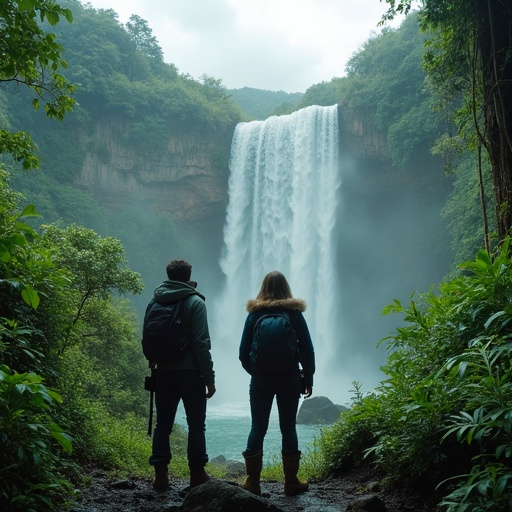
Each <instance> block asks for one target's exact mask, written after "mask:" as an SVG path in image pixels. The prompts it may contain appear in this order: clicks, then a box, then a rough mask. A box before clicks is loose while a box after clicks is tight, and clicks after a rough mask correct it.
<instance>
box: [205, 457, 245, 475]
mask: <svg viewBox="0 0 512 512" xmlns="http://www.w3.org/2000/svg"><path fill="white" fill-rule="evenodd" d="M210 463H211V464H215V465H216V466H224V467H225V468H226V477H227V478H239V477H241V476H243V475H245V464H244V463H243V462H240V461H238V460H227V459H226V457H224V455H218V456H217V457H214V458H213V459H211V460H210Z"/></svg>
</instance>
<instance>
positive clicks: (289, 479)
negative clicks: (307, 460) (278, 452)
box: [282, 451, 309, 496]
mask: <svg viewBox="0 0 512 512" xmlns="http://www.w3.org/2000/svg"><path fill="white" fill-rule="evenodd" d="M282 456H283V471H284V493H285V494H286V496H295V495H296V494H299V493H301V492H306V491H307V490H308V489H309V483H308V482H305V481H302V480H299V479H298V478H297V473H298V472H299V464H300V456H301V452H299V451H297V452H282Z"/></svg>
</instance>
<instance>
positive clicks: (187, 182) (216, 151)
mask: <svg viewBox="0 0 512 512" xmlns="http://www.w3.org/2000/svg"><path fill="white" fill-rule="evenodd" d="M125 128H126V127H125V126H124V125H123V123H122V122H119V121H115V120H103V121H101V122H98V123H96V124H95V125H94V126H93V127H92V129H91V127H89V129H88V131H87V132H85V131H81V132H80V134H79V139H80V143H81V144H82V145H83V146H84V147H85V148H87V151H86V157H85V161H84V164H83V166H82V168H81V170H80V173H79V176H78V178H77V184H78V185H79V186H81V187H83V188H86V189H87V190H89V191H90V193H91V194H92V195H93V196H94V197H96V198H98V199H99V200H101V201H102V202H103V203H104V204H106V205H108V206H109V207H111V208H114V209H115V208H116V207H118V206H120V205H127V204H130V202H133V201H135V202H136V203H137V204H138V205H142V206H144V207H145V208H147V209H148V210H150V211H154V212H169V213H170V214H171V216H172V218H173V219H174V220H175V222H176V223H177V224H178V225H181V226H184V227H188V226H194V225H195V226H199V225H204V224H206V225H208V224H211V223H212V222H215V221H217V220H218V218H219V217H222V218H223V217H224V212H225V207H226V202H227V180H228V174H229V173H228V164H229V151H230V145H231V135H232V130H233V129H234V127H233V128H230V129H226V130H225V131H211V132H207V133H200V132H198V131H194V130H192V129H189V130H186V129H180V130H179V131H178V130H175V131H170V132H169V136H168V143H167V147H166V148H165V149H161V150H159V151H158V152H155V151H150V150H145V149H144V147H140V146H134V145H130V144H127V143H126V142H124V141H123V137H122V134H123V132H124V130H125ZM206 229H208V228H206Z"/></svg>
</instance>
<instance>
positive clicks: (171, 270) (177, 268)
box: [165, 260, 192, 283]
mask: <svg viewBox="0 0 512 512" xmlns="http://www.w3.org/2000/svg"><path fill="white" fill-rule="evenodd" d="M165 270H166V271H167V277H168V278H169V279H170V280H171V281H182V282H184V283H186V282H187V281H190V276H191V274H192V265H191V264H190V263H188V262H187V261H185V260H171V261H170V262H169V263H168V264H167V267H165Z"/></svg>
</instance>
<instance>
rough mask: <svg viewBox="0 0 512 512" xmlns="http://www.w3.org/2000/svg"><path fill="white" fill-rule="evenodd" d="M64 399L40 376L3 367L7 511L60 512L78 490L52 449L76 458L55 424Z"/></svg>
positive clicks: (0, 432) (0, 488)
mask: <svg viewBox="0 0 512 512" xmlns="http://www.w3.org/2000/svg"><path fill="white" fill-rule="evenodd" d="M60 402H61V398H60V396H59V395H58V394H57V393H56V392H55V391H52V390H51V389H48V388H47V387H46V386H45V385H44V384H43V383H42V378H41V377H40V376H38V375H36V374H34V373H21V374H18V373H14V372H11V370H10V369H9V368H8V367H7V366H0V410H1V411H2V413H1V414H0V439H1V442H0V458H1V460H2V465H1V467H0V498H1V501H2V505H3V507H4V508H3V510H5V511H6V512H11V511H23V512H25V511H36V510H37V511H46V510H55V509H56V507H57V505H58V504H61V503H62V502H63V500H64V499H65V497H66V495H69V494H71V491H72V487H71V486H70V484H69V483H68V482H67V480H66V479H65V478H64V477H63V474H64V472H65V470H66V465H65V463H64V462H63V460H62V458H61V457H60V455H59V453H58V452H57V451H56V450H55V448H54V447H52V445H53V444H54V443H57V444H58V445H59V446H60V447H61V449H62V450H63V451H64V452H66V453H71V438H70V436H69V435H68V434H66V433H65V432H64V431H63V430H62V429H61V428H60V427H59V426H58V425H57V424H56V423H55V422H54V421H52V418H51V415H52V412H53V409H54V406H55V405H56V404H58V403H60Z"/></svg>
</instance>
